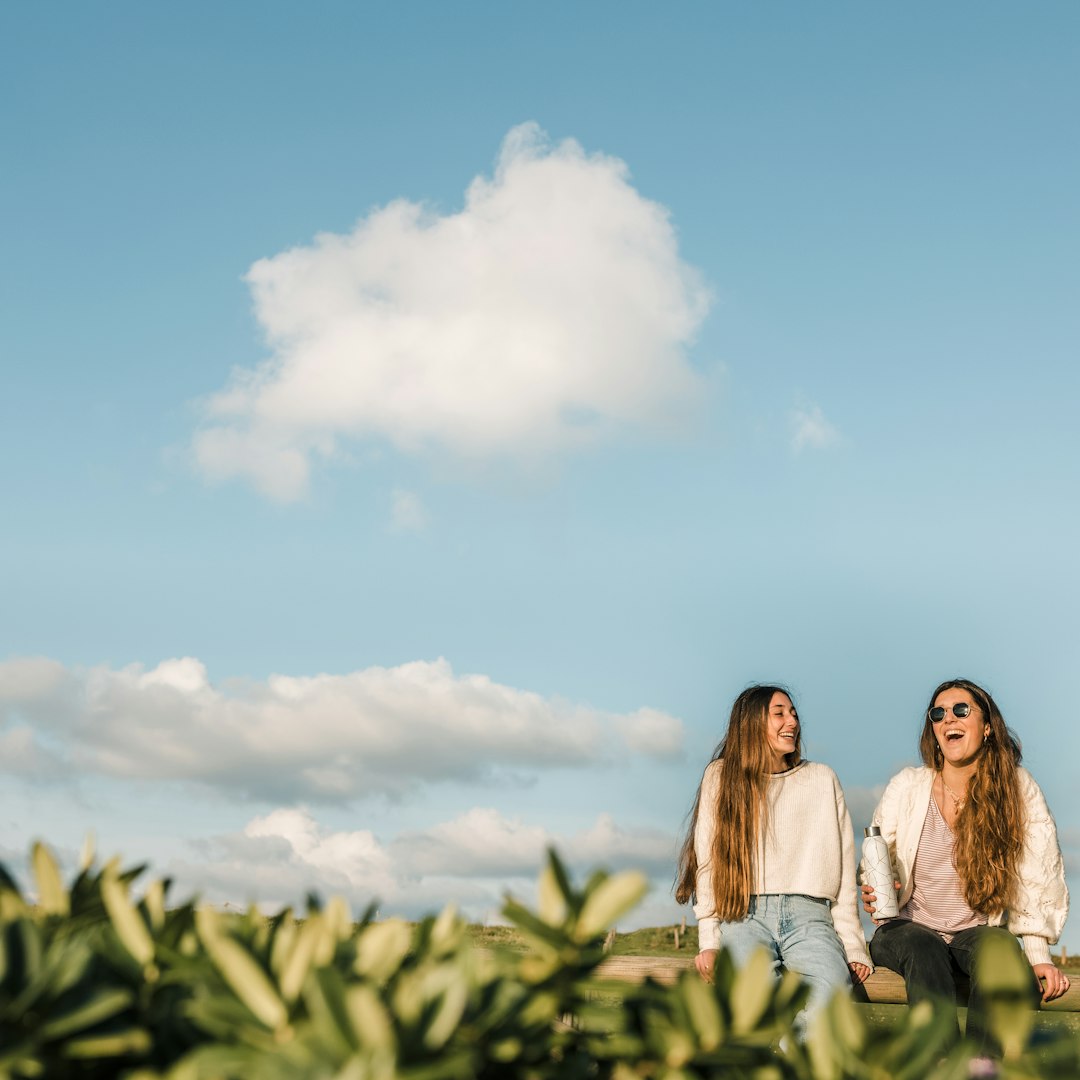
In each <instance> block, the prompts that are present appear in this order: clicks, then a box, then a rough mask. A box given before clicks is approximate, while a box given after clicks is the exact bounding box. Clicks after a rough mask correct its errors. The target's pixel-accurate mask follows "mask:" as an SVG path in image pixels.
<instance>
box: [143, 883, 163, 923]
mask: <svg viewBox="0 0 1080 1080" xmlns="http://www.w3.org/2000/svg"><path fill="white" fill-rule="evenodd" d="M143 906H144V907H145V909H146V914H147V917H148V918H149V920H150V925H151V926H152V927H153V928H154V930H155V931H160V930H161V929H162V927H164V925H165V885H164V883H163V882H161V881H160V880H158V879H155V880H154V881H151V882H150V884H149V885H147V886H146V892H145V893H143Z"/></svg>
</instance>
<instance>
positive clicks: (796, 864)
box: [675, 686, 872, 1010]
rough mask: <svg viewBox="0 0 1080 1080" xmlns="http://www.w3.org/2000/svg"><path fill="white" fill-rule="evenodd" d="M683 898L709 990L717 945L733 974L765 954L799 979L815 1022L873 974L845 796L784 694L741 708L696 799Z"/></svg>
mask: <svg viewBox="0 0 1080 1080" xmlns="http://www.w3.org/2000/svg"><path fill="white" fill-rule="evenodd" d="M675 896H676V899H677V900H678V901H679V903H683V904H684V903H687V902H688V901H690V900H693V902H694V913H695V915H697V918H698V939H699V952H698V955H697V961H696V962H697V968H698V971H699V972H700V973H701V974H702V976H703V977H704V978H706V979H710V978H711V977H712V972H713V967H714V965H715V962H716V955H717V952H718V950H719V948H720V947H721V945H723V946H724V947H725V948H726V949H727V950H728V951H729V952H730V953H731V955H732V958H733V960H734V961H735V963H736V965H741V964H742V963H744V962H745V961H746V959H747V958H748V957H749V955H750V954H751V952H753V950H754V949H755V948H758V947H764V948H765V949H766V950H767V951H768V953H769V955H770V956H771V958H772V961H773V968H774V970H778V969H779V968H780V967H781V966H783V967H784V968H787V969H788V970H791V971H796V972H798V973H799V974H800V975H802V976H803V978H804V979H805V980H806V982H807V983H808V984H809V986H810V1001H809V1008H810V1009H811V1010H812V1009H815V1008H817V1007H819V1006H820V1005H821V1004H822V1003H823V1002H825V1001H826V1000H828V998H829V997H830V996H831V995H832V994H833V993H834V992H835V991H836V990H838V989H841V988H844V989H850V988H851V984H852V979H853V978H854V980H855V981H856V982H861V981H862V980H863V979H865V978H866V977H867V976H868V975H869V974H870V972H871V970H872V969H871V964H870V956H869V954H868V953H867V950H866V940H865V938H864V937H863V932H862V927H861V926H860V923H859V914H858V906H857V901H856V883H855V842H854V837H853V835H852V831H851V818H850V816H849V815H848V811H847V805H846V803H845V802H844V793H843V791H842V790H841V788H840V782H839V781H838V780H837V778H836V774H835V773H834V772H833V771H832V769H830V768H829V767H828V766H827V765H819V764H817V763H814V762H809V761H804V760H803V758H802V739H801V728H800V724H799V717H798V713H797V712H796V710H795V706H794V705H793V704H792V701H791V696H790V695H789V694H788V692H787V691H786V690H785V689H784V688H783V687H780V686H752V687H750V688H749V689H748V690H744V691H743V692H742V693H741V694H740V695H739V696H738V698H736V700H735V704H734V705H733V706H732V708H731V718H730V720H729V721H728V727H727V731H726V732H725V734H724V738H723V740H722V741H721V743H720V745H719V746H718V747H717V749H716V752H715V753H714V755H713V758H712V760H711V761H710V762H709V765H708V767H707V768H706V769H705V775H704V776H703V778H702V781H701V785H700V787H699V788H698V793H697V798H696V801H695V803H694V809H693V813H692V816H691V819H690V828H689V830H688V835H687V837H686V841H685V843H684V844H683V848H682V854H681V855H680V858H679V869H678V877H677V881H676V889H675Z"/></svg>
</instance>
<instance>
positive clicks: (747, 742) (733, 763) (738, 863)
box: [675, 686, 802, 922]
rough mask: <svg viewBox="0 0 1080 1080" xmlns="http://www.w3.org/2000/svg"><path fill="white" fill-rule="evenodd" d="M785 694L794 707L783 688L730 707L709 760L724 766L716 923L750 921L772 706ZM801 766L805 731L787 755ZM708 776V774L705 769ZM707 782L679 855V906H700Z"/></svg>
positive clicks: (752, 692)
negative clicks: (699, 844)
mask: <svg viewBox="0 0 1080 1080" xmlns="http://www.w3.org/2000/svg"><path fill="white" fill-rule="evenodd" d="M776 693H781V694H786V695H787V697H788V700H790V701H792V703H794V699H793V698H792V697H791V692H790V691H789V690H787V689H786V688H785V687H783V686H750V687H748V688H747V689H746V690H744V691H743V692H742V693H741V694H740V695H739V696H738V697H737V698H736V699H735V704H734V705H732V706H731V717H730V719H729V720H728V726H727V731H725V732H724V737H723V739H722V740H721V741H720V745H719V746H717V748H716V750H715V751H714V752H713V755H712V757H711V758H710V759H709V765H710V766H711V765H712V763H713V762H714V761H718V760H720V761H723V767H722V768H720V771H719V777H718V786H717V793H716V804H715V805H714V806H713V807H712V812H713V813H714V815H715V818H716V834H715V836H714V838H713V844H712V851H711V852H710V853H709V862H710V863H711V864H712V871H713V873H712V881H713V896H712V898H711V899H712V900H713V904H714V910H715V912H716V916H717V918H719V919H720V920H721V921H723V922H733V921H735V920H736V919H741V918H743V916H745V915H746V912H747V910H748V909H749V907H750V894H751V892H752V890H753V887H754V877H755V873H756V869H757V868H756V865H755V863H756V861H757V848H758V842H759V839H760V837H761V836H762V835H763V834H764V831H765V828H766V827H767V825H768V802H767V801H766V798H765V796H766V793H767V791H768V788H769V774H770V772H771V771H772V754H771V751H770V750H769V744H768V741H767V735H766V724H767V722H768V716H769V703H770V702H771V701H772V697H773V694H776ZM801 760H802V725H801V724H800V726H799V734H798V737H797V738H796V740H795V749H794V751H792V753H790V754H786V755H785V761H786V764H787V766H788V768H793V767H794V766H796V765H798V764H799V762H800V761H801ZM706 772H708V769H706ZM704 783H705V778H704V776H703V777H702V782H701V783H700V784H699V785H698V789H697V795H696V796H695V798H694V809H693V810H692V811H691V814H690V823H689V825H688V826H687V832H686V839H685V840H684V841H683V846H682V851H681V852H680V854H679V864H678V869H677V871H676V877H675V899H676V900H677V901H678V902H679V903H680V904H685V903H688V902H690V901H696V900H697V899H698V897H697V876H698V870H699V869H700V865H699V863H698V855H697V849H696V847H695V845H694V833H695V832H696V831H697V823H698V816H699V814H700V813H701V791H702V788H703V787H704Z"/></svg>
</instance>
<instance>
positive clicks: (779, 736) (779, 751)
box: [765, 690, 799, 772]
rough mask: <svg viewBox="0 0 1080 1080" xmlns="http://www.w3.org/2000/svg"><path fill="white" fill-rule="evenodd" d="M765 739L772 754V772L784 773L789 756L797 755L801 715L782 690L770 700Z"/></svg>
mask: <svg viewBox="0 0 1080 1080" xmlns="http://www.w3.org/2000/svg"><path fill="white" fill-rule="evenodd" d="M765 738H766V741H767V742H768V744H769V751H770V752H771V754H772V759H773V762H772V771H773V772H783V770H784V769H786V768H787V767H788V755H789V754H793V753H795V747H796V745H797V744H798V741H799V714H798V713H797V712H796V711H795V706H794V705H792V704H791V698H789V697H788V696H787V694H785V693H783V692H782V691H780V690H777V691H776V693H775V694H773V696H772V698H771V699H770V700H769V712H768V715H767V716H766V718H765Z"/></svg>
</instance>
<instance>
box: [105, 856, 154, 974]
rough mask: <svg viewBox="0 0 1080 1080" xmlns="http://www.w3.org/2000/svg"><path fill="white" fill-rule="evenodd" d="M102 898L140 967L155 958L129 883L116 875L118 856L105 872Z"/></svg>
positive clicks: (110, 917) (148, 933)
mask: <svg viewBox="0 0 1080 1080" xmlns="http://www.w3.org/2000/svg"><path fill="white" fill-rule="evenodd" d="M101 900H102V903H104V905H105V910H106V911H107V912H108V914H109V920H110V922H111V923H112V925H113V929H114V930H115V931H116V936H117V937H118V938H119V939H120V942H121V944H122V945H123V946H124V948H125V949H127V951H128V952H129V953H130V954H131V956H132V957H133V958H134V960H135V962H136V963H137V964H139V966H140V967H143V968H145V967H147V966H148V965H149V964H150V963H151V962H152V961H153V959H154V941H153V939H152V938H151V937H150V932H149V930H147V929H146V923H144V922H143V920H142V916H141V915H140V914H139V913H138V911H137V910H136V909H135V906H134V905H133V904H132V902H131V899H130V897H129V896H128V892H127V887H126V886H125V885H123V884H121V882H120V881H119V879H118V877H117V870H116V860H113V861H112V862H110V863H109V865H108V866H106V867H105V869H104V871H103V872H102V875H101Z"/></svg>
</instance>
